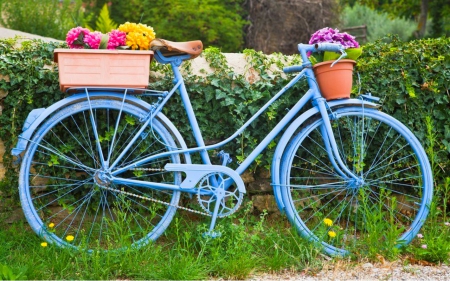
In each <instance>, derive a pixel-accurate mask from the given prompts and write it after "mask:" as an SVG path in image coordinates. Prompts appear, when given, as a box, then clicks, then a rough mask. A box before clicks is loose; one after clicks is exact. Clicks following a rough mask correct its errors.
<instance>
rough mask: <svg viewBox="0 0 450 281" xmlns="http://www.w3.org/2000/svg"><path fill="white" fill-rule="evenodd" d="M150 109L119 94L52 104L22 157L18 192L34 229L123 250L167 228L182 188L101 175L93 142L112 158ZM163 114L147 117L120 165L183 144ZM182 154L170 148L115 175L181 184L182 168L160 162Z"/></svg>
mask: <svg viewBox="0 0 450 281" xmlns="http://www.w3.org/2000/svg"><path fill="white" fill-rule="evenodd" d="M91 113H92V114H91ZM147 115H148V110H146V109H144V108H141V107H139V106H137V105H135V104H130V103H127V102H122V101H120V100H114V99H109V100H107V99H96V100H91V101H88V100H86V101H82V102H79V103H75V104H72V105H69V106H67V107H65V108H63V109H61V110H59V111H57V112H56V113H54V114H53V115H52V116H51V117H49V119H48V120H47V121H46V122H44V123H43V124H42V125H41V126H40V127H39V128H38V129H37V131H36V132H35V134H34V135H33V137H32V139H31V140H30V142H29V147H28V149H27V151H26V152H25V154H24V157H23V162H22V165H21V170H20V176H19V194H20V200H21V204H22V208H23V211H24V214H25V217H26V219H27V221H28V223H29V224H30V226H31V228H32V229H33V230H34V231H35V232H36V233H37V234H38V235H39V236H41V237H42V238H43V239H45V240H46V241H48V242H49V243H51V244H56V245H58V246H62V247H70V248H76V249H84V250H89V251H91V250H93V249H102V250H120V249H125V248H127V247H134V248H139V247H142V246H144V245H146V244H148V243H149V242H151V241H154V240H156V239H157V238H158V237H159V236H160V235H161V234H162V233H163V232H164V231H165V230H166V228H167V227H168V226H169V224H170V222H171V220H172V219H173V217H174V215H175V212H176V209H177V207H176V206H177V205H178V202H179V200H180V192H179V191H167V190H166V191H158V190H155V189H149V188H143V187H139V186H130V185H118V184H114V183H108V182H107V181H106V180H104V179H103V181H102V180H101V179H100V180H99V178H100V176H99V171H100V170H101V169H100V168H101V164H100V159H101V158H100V156H99V155H100V153H99V150H98V149H97V148H98V147H97V142H96V141H97V140H98V141H99V143H100V146H101V150H102V153H103V155H104V159H108V158H107V157H108V155H110V157H109V159H110V162H109V163H110V164H111V163H113V162H114V160H115V159H116V157H117V156H118V155H119V153H120V152H121V151H122V150H123V148H124V147H125V145H126V144H127V143H128V142H129V141H130V140H131V138H132V137H133V136H134V134H135V133H136V131H137V130H138V129H139V128H140V127H141V125H142V123H143V121H144V117H145V116H147ZM91 117H92V119H91ZM92 120H93V122H92ZM164 120H167V119H164V118H163V119H160V118H154V119H153V120H152V122H150V125H149V126H147V128H146V129H145V131H144V133H143V134H142V135H141V136H140V137H139V139H138V140H137V141H136V143H135V145H134V146H133V147H132V149H130V150H129V151H128V153H127V154H125V157H124V158H123V159H122V160H121V161H119V162H118V165H117V168H121V167H123V166H125V165H129V164H131V163H133V161H136V160H138V159H142V158H144V157H146V156H148V155H152V154H154V153H157V152H164V151H168V150H170V149H172V148H175V146H176V145H177V144H179V143H184V141H183V140H180V139H177V138H179V136H178V137H177V136H174V134H172V133H171V132H169V130H168V129H167V128H169V127H170V126H167V124H165V122H170V121H164ZM93 124H95V126H93ZM94 128H96V133H97V135H98V138H97V137H96V136H95V133H94ZM180 161H181V157H180V156H179V155H177V154H174V155H171V156H168V157H165V158H160V159H157V160H155V161H152V162H150V163H147V164H144V165H142V166H140V167H138V169H134V170H128V171H126V172H124V173H122V174H120V176H121V177H123V178H133V179H140V180H149V181H154V182H164V183H172V184H179V183H180V182H181V175H180V173H179V172H168V171H165V170H163V169H162V168H163V167H164V165H165V164H166V163H180ZM105 187H108V188H110V189H105ZM113 190H114V191H113ZM125 192H126V193H125ZM136 195H138V196H140V197H138V196H136ZM149 198H150V199H149ZM151 199H154V200H153V201H151ZM161 202H164V203H161Z"/></svg>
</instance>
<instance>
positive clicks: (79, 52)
mask: <svg viewBox="0 0 450 281" xmlns="http://www.w3.org/2000/svg"><path fill="white" fill-rule="evenodd" d="M152 57H153V51H131V50H92V49H55V51H54V60H55V62H57V63H58V68H59V84H60V86H61V91H65V90H67V89H68V88H70V87H80V86H83V87H84V86H88V87H119V88H122V87H124V88H145V87H147V86H148V82H149V72H150V61H151V59H152Z"/></svg>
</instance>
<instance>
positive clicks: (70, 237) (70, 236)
mask: <svg viewBox="0 0 450 281" xmlns="http://www.w3.org/2000/svg"><path fill="white" fill-rule="evenodd" d="M73 239H75V237H73V236H72V235H67V236H66V240H67V241H69V242H71V241H73Z"/></svg>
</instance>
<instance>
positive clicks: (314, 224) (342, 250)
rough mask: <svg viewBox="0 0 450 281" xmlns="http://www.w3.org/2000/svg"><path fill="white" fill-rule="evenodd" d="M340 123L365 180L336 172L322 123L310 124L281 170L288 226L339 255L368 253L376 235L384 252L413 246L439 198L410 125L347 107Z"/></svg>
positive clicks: (291, 145)
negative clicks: (386, 247) (322, 132)
mask: <svg viewBox="0 0 450 281" xmlns="http://www.w3.org/2000/svg"><path fill="white" fill-rule="evenodd" d="M333 117H334V118H333V120H332V121H331V125H332V128H333V133H334V134H335V139H336V143H337V146H338V149H339V153H340V155H341V158H342V159H343V161H344V163H345V164H346V165H347V167H348V168H349V169H350V170H351V171H352V172H353V173H355V174H356V175H357V176H358V178H359V179H360V180H362V181H359V182H358V181H357V180H353V179H349V178H347V177H343V176H341V175H340V174H339V173H338V172H337V171H336V169H334V167H333V165H332V162H331V160H330V158H329V155H328V153H327V151H326V148H325V146H324V142H323V140H322V134H321V132H320V126H321V125H322V124H323V120H322V119H321V118H316V119H315V120H309V121H308V120H307V122H305V123H306V124H307V125H305V126H304V127H302V128H300V129H299V130H297V131H296V132H294V133H293V134H292V137H291V138H290V141H289V142H288V144H287V146H286V148H285V150H284V152H283V156H282V164H281V166H280V183H281V187H282V200H283V204H284V206H285V211H286V215H287V217H288V219H289V221H290V222H291V224H292V225H293V226H294V227H295V228H296V229H297V231H298V232H299V234H300V235H301V236H302V237H304V238H306V239H308V240H310V241H312V242H314V243H317V244H318V245H319V246H320V247H321V248H322V249H323V251H324V252H325V253H327V254H330V255H333V256H336V255H337V256H345V255H348V254H349V253H351V252H354V251H360V252H362V251H364V249H366V246H367V241H372V242H373V240H370V235H372V239H373V238H374V236H373V235H376V237H377V239H379V242H378V243H377V245H379V246H380V247H381V245H384V247H385V246H386V245H394V246H393V247H400V246H402V245H407V244H408V243H410V242H411V240H412V239H413V238H414V237H415V236H416V235H417V233H418V231H419V230H420V228H421V226H422V225H423V223H424V221H425V219H426V217H427V215H428V212H429V205H430V204H431V200H432V193H433V179H432V171H431V167H430V164H429V162H428V158H427V156H426V153H425V151H424V149H423V148H422V146H421V145H420V143H419V141H418V140H417V138H416V137H415V136H414V135H413V134H412V133H411V131H410V130H409V129H408V128H407V127H406V126H404V125H403V124H401V123H400V122H399V121H398V120H396V119H394V118H393V117H391V116H389V115H387V114H385V113H382V112H380V111H378V110H376V109H371V108H362V107H344V108H340V109H337V110H335V111H334V114H333ZM393 236H395V237H394V238H395V239H392V237H393ZM390 240H394V241H390Z"/></svg>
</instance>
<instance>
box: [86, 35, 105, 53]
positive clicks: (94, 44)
mask: <svg viewBox="0 0 450 281" xmlns="http://www.w3.org/2000/svg"><path fill="white" fill-rule="evenodd" d="M100 41H102V33H101V32H99V31H94V32H90V33H89V34H86V35H85V36H84V43H86V44H87V45H88V46H89V47H90V48H91V49H98V47H100Z"/></svg>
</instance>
